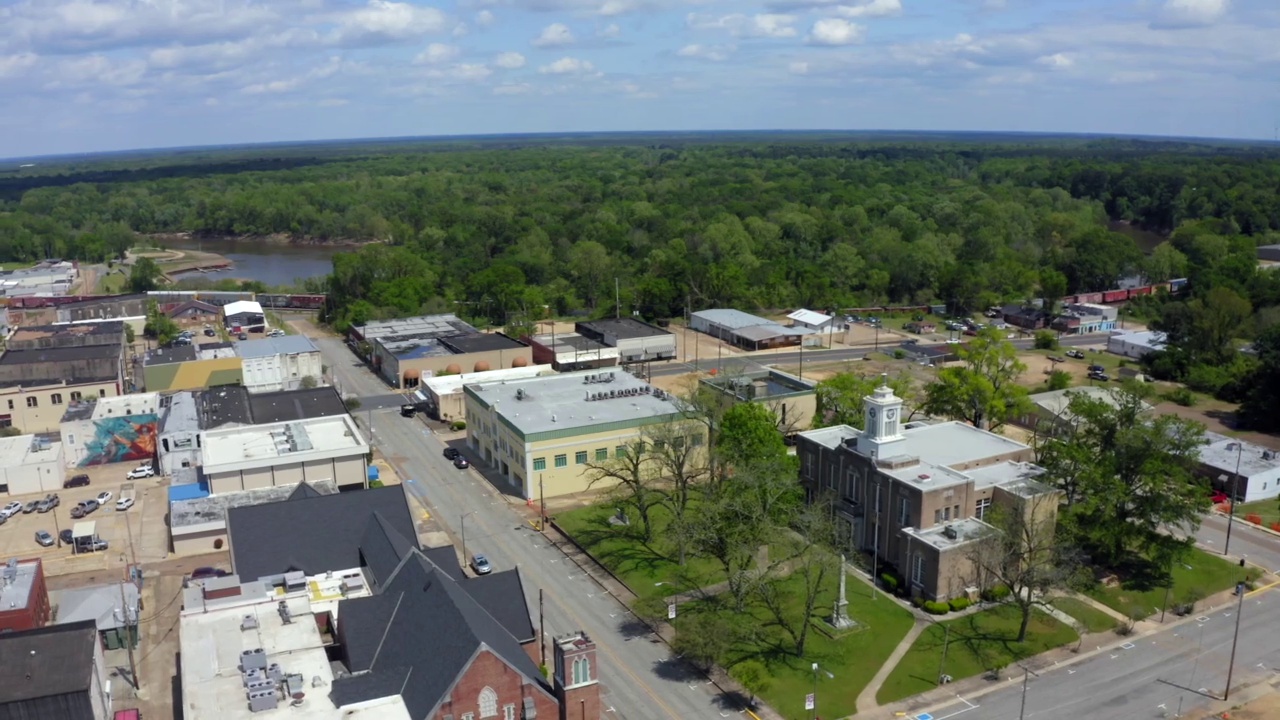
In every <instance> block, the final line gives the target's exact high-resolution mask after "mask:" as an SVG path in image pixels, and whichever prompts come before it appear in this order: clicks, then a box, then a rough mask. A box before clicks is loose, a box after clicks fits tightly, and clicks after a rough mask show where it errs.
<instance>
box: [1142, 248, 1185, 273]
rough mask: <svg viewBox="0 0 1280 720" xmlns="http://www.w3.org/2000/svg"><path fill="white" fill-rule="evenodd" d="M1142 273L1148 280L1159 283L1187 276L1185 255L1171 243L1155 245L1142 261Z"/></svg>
mask: <svg viewBox="0 0 1280 720" xmlns="http://www.w3.org/2000/svg"><path fill="white" fill-rule="evenodd" d="M1142 273H1143V275H1145V276H1146V278H1147V281H1148V282H1153V283H1160V282H1165V281H1167V280H1172V279H1173V278H1184V277H1186V276H1187V256H1186V255H1183V254H1182V252H1181V251H1180V250H1178V248H1176V247H1174V246H1173V244H1172V243H1161V244H1159V245H1157V246H1156V248H1155V249H1154V250H1152V251H1151V254H1150V255H1148V256H1147V259H1146V260H1145V261H1144V262H1143V263H1142Z"/></svg>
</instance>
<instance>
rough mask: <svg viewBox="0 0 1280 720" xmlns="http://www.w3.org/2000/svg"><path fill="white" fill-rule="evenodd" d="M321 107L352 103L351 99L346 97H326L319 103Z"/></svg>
mask: <svg viewBox="0 0 1280 720" xmlns="http://www.w3.org/2000/svg"><path fill="white" fill-rule="evenodd" d="M317 104H318V105H319V106H320V107H342V106H343V105H350V104H351V101H350V100H347V99H346V98H325V99H323V100H321V101H320V102H319V103H317Z"/></svg>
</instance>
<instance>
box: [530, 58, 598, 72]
mask: <svg viewBox="0 0 1280 720" xmlns="http://www.w3.org/2000/svg"><path fill="white" fill-rule="evenodd" d="M595 69H596V66H595V65H592V64H591V63H590V62H589V61H587V60H579V59H578V58H572V57H562V58H560V59H559V60H557V61H555V62H553V63H551V64H549V65H543V66H542V67H540V68H538V72H540V73H543V74H544V75H576V74H580V73H589V72H592V71H594V70H595Z"/></svg>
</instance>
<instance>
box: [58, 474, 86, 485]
mask: <svg viewBox="0 0 1280 720" xmlns="http://www.w3.org/2000/svg"><path fill="white" fill-rule="evenodd" d="M88 484H89V476H88V475H75V476H72V478H71V479H70V480H68V481H66V482H64V483H62V487H64V488H78V487H84V486H86V485H88Z"/></svg>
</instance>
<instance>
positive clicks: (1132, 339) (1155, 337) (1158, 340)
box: [1110, 330, 1165, 350]
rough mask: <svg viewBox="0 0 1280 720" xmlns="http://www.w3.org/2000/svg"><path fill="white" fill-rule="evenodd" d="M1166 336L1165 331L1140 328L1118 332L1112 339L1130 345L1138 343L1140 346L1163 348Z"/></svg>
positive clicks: (1153, 348)
mask: <svg viewBox="0 0 1280 720" xmlns="http://www.w3.org/2000/svg"><path fill="white" fill-rule="evenodd" d="M1164 337H1165V335H1164V333H1162V332H1157V331H1155V330H1139V331H1137V332H1127V333H1116V334H1114V335H1112V336H1111V338H1110V339H1111V340H1115V341H1116V342H1122V343H1127V344H1129V345H1137V346H1138V347H1145V348H1150V349H1152V350H1161V349H1163V348H1164Z"/></svg>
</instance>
